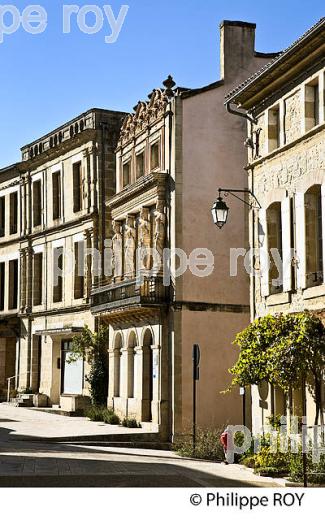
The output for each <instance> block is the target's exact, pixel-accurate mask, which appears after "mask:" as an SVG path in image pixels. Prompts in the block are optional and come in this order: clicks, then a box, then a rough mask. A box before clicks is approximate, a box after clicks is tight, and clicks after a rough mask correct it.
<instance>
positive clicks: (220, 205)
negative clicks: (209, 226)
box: [211, 196, 229, 229]
mask: <svg viewBox="0 0 325 520" xmlns="http://www.w3.org/2000/svg"><path fill="white" fill-rule="evenodd" d="M211 213H212V218H213V222H214V223H215V225H216V226H218V228H219V229H221V228H222V227H223V226H224V225H225V223H226V222H227V218H228V213H229V208H228V206H227V204H226V203H225V201H224V200H223V198H222V197H221V196H219V197H218V198H217V200H216V201H215V202H214V204H213V206H212V209H211Z"/></svg>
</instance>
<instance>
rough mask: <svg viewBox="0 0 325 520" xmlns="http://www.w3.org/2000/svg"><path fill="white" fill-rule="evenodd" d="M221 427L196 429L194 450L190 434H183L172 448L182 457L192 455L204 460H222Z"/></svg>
mask: <svg viewBox="0 0 325 520" xmlns="http://www.w3.org/2000/svg"><path fill="white" fill-rule="evenodd" d="M223 431H224V428H223V429H220V430H205V429H202V428H199V429H197V432H196V443H195V452H194V450H193V440H192V435H191V434H184V436H183V438H182V439H180V440H178V441H177V442H176V443H175V446H174V450H175V451H176V452H177V453H178V454H179V455H181V456H182V457H193V458H197V459H205V460H218V461H221V460H224V458H225V457H224V452H223V448H222V445H221V443H220V436H221V434H222V432H223Z"/></svg>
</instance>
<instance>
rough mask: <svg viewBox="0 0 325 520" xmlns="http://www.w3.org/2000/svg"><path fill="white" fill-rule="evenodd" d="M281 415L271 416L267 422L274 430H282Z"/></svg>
mask: <svg viewBox="0 0 325 520" xmlns="http://www.w3.org/2000/svg"><path fill="white" fill-rule="evenodd" d="M281 417H282V415H281V414H275V415H269V417H267V420H268V422H269V424H270V426H272V428H273V429H274V430H280V428H281Z"/></svg>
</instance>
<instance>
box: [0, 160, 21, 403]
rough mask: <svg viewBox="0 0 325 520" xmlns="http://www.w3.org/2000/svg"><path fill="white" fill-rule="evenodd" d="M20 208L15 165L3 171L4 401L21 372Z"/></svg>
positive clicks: (0, 302) (0, 339)
mask: <svg viewBox="0 0 325 520" xmlns="http://www.w3.org/2000/svg"><path fill="white" fill-rule="evenodd" d="M20 206H21V183H20V173H19V170H18V168H17V166H16V165H14V166H11V167H8V168H4V169H3V170H1V172H0V399H4V398H5V397H6V395H7V380H8V378H10V377H12V376H15V374H16V372H17V365H16V350H17V337H19V333H20V320H19V318H18V299H19V287H18V265H19V244H20V219H19V215H20Z"/></svg>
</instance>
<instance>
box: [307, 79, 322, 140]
mask: <svg viewBox="0 0 325 520" xmlns="http://www.w3.org/2000/svg"><path fill="white" fill-rule="evenodd" d="M318 123H319V85H318V79H316V80H314V81H313V82H311V83H310V84H309V85H306V86H305V128H306V132H308V130H311V129H312V128H314V126H316V125H318Z"/></svg>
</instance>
